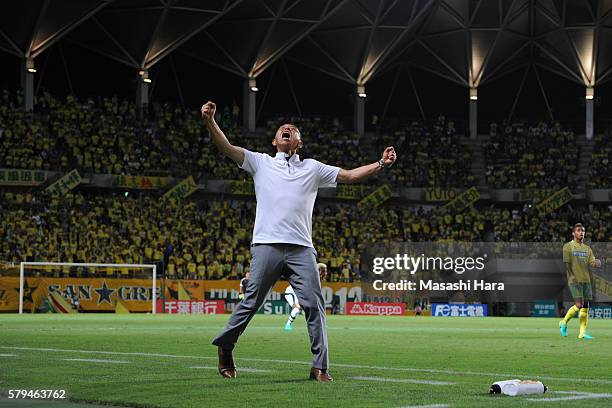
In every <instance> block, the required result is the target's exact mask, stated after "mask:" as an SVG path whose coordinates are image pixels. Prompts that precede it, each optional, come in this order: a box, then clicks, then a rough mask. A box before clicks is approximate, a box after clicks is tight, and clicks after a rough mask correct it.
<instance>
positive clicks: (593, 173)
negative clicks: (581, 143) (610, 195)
mask: <svg viewBox="0 0 612 408" xmlns="http://www.w3.org/2000/svg"><path fill="white" fill-rule="evenodd" d="M589 176H590V177H589V186H590V187H591V188H612V131H611V130H608V131H606V132H605V133H603V134H599V135H595V137H594V145H593V157H592V159H591V164H590V174H589Z"/></svg>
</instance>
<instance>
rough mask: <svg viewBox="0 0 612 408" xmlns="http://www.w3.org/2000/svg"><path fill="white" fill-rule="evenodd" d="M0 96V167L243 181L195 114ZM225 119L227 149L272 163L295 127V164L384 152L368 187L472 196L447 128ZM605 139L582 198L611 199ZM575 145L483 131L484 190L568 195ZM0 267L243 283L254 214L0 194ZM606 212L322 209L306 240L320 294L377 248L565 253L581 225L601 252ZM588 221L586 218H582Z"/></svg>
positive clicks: (230, 202)
mask: <svg viewBox="0 0 612 408" xmlns="http://www.w3.org/2000/svg"><path fill="white" fill-rule="evenodd" d="M18 98H19V95H18V96H17V99H16V100H13V99H12V98H11V96H10V95H9V94H8V93H7V92H3V93H2V101H1V103H0V147H1V148H0V168H23V169H42V170H58V171H64V172H65V171H67V170H71V169H73V168H77V169H79V170H82V171H83V172H84V174H87V173H110V174H124V175H171V176H175V177H179V178H180V177H185V176H187V175H193V176H194V177H196V178H197V179H202V178H205V179H224V180H241V179H248V178H249V176H248V175H247V174H246V173H245V172H243V171H241V170H239V169H238V168H237V167H236V166H235V164H234V163H232V162H231V161H230V160H228V159H224V158H221V157H219V154H218V152H217V151H216V149H215V147H214V145H212V143H211V140H210V136H209V135H208V132H207V131H206V130H205V129H204V127H203V125H202V122H201V118H200V116H199V113H198V112H191V111H186V110H184V109H182V108H179V107H171V106H168V105H159V104H153V105H152V106H151V108H150V114H149V116H147V117H145V118H140V117H139V116H138V115H137V113H136V110H135V107H134V105H133V104H132V103H129V102H127V101H122V100H119V99H117V98H100V99H97V100H93V99H88V100H86V101H79V100H77V99H76V98H74V97H67V98H65V99H61V100H60V99H57V98H54V97H52V96H51V95H49V94H47V93H43V94H42V95H41V96H39V97H38V98H37V99H36V111H37V113H36V114H35V115H31V114H27V113H24V112H23V110H21V109H19V108H17V106H19V103H20V101H19V99H18ZM238 119H239V115H238V114H237V112H236V106H234V107H233V108H230V107H221V108H220V109H219V117H218V120H219V122H220V125H221V127H222V128H223V129H224V130H226V132H227V133H228V136H229V137H230V139H231V140H232V141H233V142H234V143H236V144H237V145H240V146H244V147H245V148H248V149H251V150H255V151H262V152H269V153H272V152H273V148H272V146H271V140H272V138H273V135H274V132H275V131H276V129H277V128H278V126H279V124H282V123H285V122H292V123H295V124H296V125H297V126H298V127H299V128H300V129H301V132H302V135H303V137H304V139H305V145H306V147H305V149H304V151H303V153H302V156H303V157H313V158H317V159H319V160H321V161H323V162H327V163H330V164H335V165H339V166H343V167H346V168H352V167H355V166H358V165H361V164H365V163H370V162H374V161H375V160H377V159H378V157H379V155H380V152H381V151H382V150H383V148H384V147H385V146H388V145H393V146H395V147H396V150H397V151H398V155H399V156H400V157H401V158H402V160H400V161H399V162H398V163H397V165H396V166H394V167H393V168H392V169H390V170H389V171H387V172H386V173H383V174H379V175H377V176H375V177H373V178H372V179H371V180H369V182H370V183H372V184H380V183H381V182H383V181H384V182H386V183H390V184H394V185H396V186H402V187H427V186H436V187H468V186H471V185H474V178H473V175H472V174H471V173H470V166H467V165H466V163H469V162H470V160H471V155H470V152H469V150H468V149H466V148H464V147H462V145H461V139H460V138H461V136H459V135H458V134H457V133H456V132H455V126H454V124H453V122H452V121H449V120H447V119H446V118H444V117H443V116H440V117H439V118H438V119H437V120H436V121H435V122H433V123H431V124H425V123H423V122H412V123H409V124H407V125H403V126H400V127H399V128H397V129H385V128H383V127H380V128H379V129H378V131H379V134H378V135H377V136H376V138H369V137H359V136H358V135H356V134H355V133H353V132H350V131H347V130H346V129H344V128H343V126H342V124H341V123H340V121H338V120H337V119H334V118H322V117H314V116H313V117H306V118H304V117H300V118H295V117H283V116H278V117H275V118H273V119H271V120H269V121H268V122H267V125H266V128H265V130H264V131H263V132H260V133H258V134H255V135H245V134H242V133H241V128H240V126H239V125H238ZM607 138H609V133H607V134H605V135H600V136H597V137H596V140H595V149H594V154H593V160H592V167H591V172H590V177H591V186H592V187H597V186H599V187H608V188H609V187H610V184H611V183H610V182H611V177H612V176H611V174H612V172H611V171H610V159H611V156H612V148H611V147H610V146H609V143H606V141H607ZM575 139H576V138H575V136H574V134H573V133H572V132H568V131H563V130H562V129H561V128H560V126H559V125H558V124H555V125H549V124H546V123H539V124H537V125H534V126H527V125H525V124H523V123H522V122H514V123H511V124H503V125H501V126H500V127H499V128H498V127H497V125H492V126H491V135H490V142H489V144H488V145H487V146H485V153H486V161H487V170H486V171H487V174H486V179H487V182H488V183H489V186H490V187H493V188H499V187H503V188H511V187H517V188H530V187H531V188H558V187H564V186H570V187H571V186H573V185H575V183H576V178H575V177H574V174H575V170H576V167H575V166H576V161H577V160H576V158H577V155H578V148H577V145H576V143H575V141H576V140H575ZM0 197H1V200H0V210H1V213H2V217H1V218H0V254H2V256H1V258H0V261H5V262H19V261H22V260H28V261H32V260H36V261H64V262H66V261H74V262H85V261H87V262H116V263H124V262H125V263H138V262H151V261H156V262H161V261H162V260H164V261H165V263H166V265H167V273H168V274H169V276H170V277H171V278H177V279H178V278H192V279H238V278H239V277H240V276H242V275H243V274H244V272H245V271H246V270H248V265H249V260H250V252H249V243H250V240H251V234H252V228H253V222H254V220H255V202H254V201H253V200H251V199H250V198H249V199H227V198H223V197H216V198H203V197H196V198H195V199H193V200H190V201H188V202H187V203H185V204H183V205H180V206H179V205H178V204H177V203H176V202H174V201H172V200H160V197H159V195H158V194H156V193H141V194H132V195H130V196H124V195H123V194H118V193H117V192H110V193H109V192H104V191H88V192H85V191H81V190H77V192H74V193H69V194H67V195H65V196H64V197H62V198H58V197H49V196H46V195H44V194H41V193H40V192H33V191H30V190H27V189H24V188H21V189H9V188H5V189H2V190H0ZM611 210H612V209H611V208H606V207H602V206H594V207H593V208H592V209H589V210H588V211H587V209H586V208H582V207H571V208H570V207H563V208H562V209H561V210H558V211H556V212H553V213H550V214H548V215H546V216H542V215H540V214H538V213H537V212H536V211H535V210H534V209H533V208H531V207H530V206H528V205H525V206H524V207H522V206H519V205H518V204H515V205H514V206H503V207H502V206H499V207H496V206H490V207H488V206H483V205H479V206H477V207H470V208H468V209H466V210H464V211H462V212H461V213H455V212H453V211H451V210H448V209H445V208H444V207H436V206H433V207H432V206H429V207H427V208H423V207H419V206H415V205H414V204H403V205H402V204H399V203H397V202H394V203H393V204H392V205H385V206H383V207H380V208H378V209H376V210H375V211H369V212H361V211H359V210H358V208H357V206H356V205H355V204H342V203H339V202H333V201H319V202H318V203H317V205H316V206H315V211H314V217H313V218H314V220H313V239H314V244H315V247H316V248H317V250H318V253H319V260H320V261H322V262H325V263H327V264H328V266H329V272H330V275H329V278H328V279H329V280H330V281H352V280H355V279H358V278H359V270H360V264H359V262H360V259H359V254H360V253H361V251H362V249H363V248H364V247H365V246H367V245H371V244H372V243H375V242H380V241H383V240H384V241H392V242H393V241H442V242H444V241H563V240H565V239H567V238H568V237H567V231H568V228H569V225H571V224H572V223H574V222H575V221H576V220H582V221H583V222H584V223H585V224H586V225H587V230H588V234H589V236H590V239H591V240H593V241H610V240H611V239H612V227H611V225H612V216H611V213H612V211H611ZM587 215H588V216H587Z"/></svg>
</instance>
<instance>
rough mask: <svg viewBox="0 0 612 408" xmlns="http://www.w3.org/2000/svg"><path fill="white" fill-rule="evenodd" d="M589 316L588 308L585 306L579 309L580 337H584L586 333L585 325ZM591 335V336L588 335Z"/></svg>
mask: <svg viewBox="0 0 612 408" xmlns="http://www.w3.org/2000/svg"><path fill="white" fill-rule="evenodd" d="M588 316H589V309H588V308H586V307H583V308H582V309H580V316H579V319H580V334H579V335H578V338H579V339H581V338H583V337H585V335H586V327H587V318H588ZM589 337H591V336H589Z"/></svg>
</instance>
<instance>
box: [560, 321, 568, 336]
mask: <svg viewBox="0 0 612 408" xmlns="http://www.w3.org/2000/svg"><path fill="white" fill-rule="evenodd" d="M559 331H560V332H561V336H562V337H567V324H565V322H564V321H563V320H561V321H560V322H559Z"/></svg>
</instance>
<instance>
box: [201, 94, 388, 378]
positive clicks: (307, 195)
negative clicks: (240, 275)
mask: <svg viewBox="0 0 612 408" xmlns="http://www.w3.org/2000/svg"><path fill="white" fill-rule="evenodd" d="M215 111H216V106H215V104H214V103H213V102H210V101H209V102H207V103H206V104H205V105H204V106H202V118H203V119H204V122H205V123H206V125H207V126H208V129H209V131H210V134H211V137H212V140H213V142H214V144H215V145H216V146H217V148H218V149H219V150H220V151H221V153H222V154H223V155H225V156H227V157H229V158H230V159H232V160H233V161H234V162H236V163H237V164H238V166H240V168H242V169H244V170H245V171H247V172H248V173H249V174H250V175H251V176H252V177H253V180H254V182H255V196H256V199H257V209H256V215H255V227H254V231H253V242H252V247H251V253H252V255H253V256H252V260H251V266H250V271H251V278H250V280H249V283H248V286H247V288H246V293H245V295H244V299H243V300H242V302H240V303H238V304H237V306H236V308H235V309H234V312H233V313H232V316H231V317H230V319H229V322H228V323H227V326H226V327H225V329H224V330H223V331H222V332H221V333H220V334H219V335H218V336H217V337H215V338H214V339H213V344H214V345H216V346H218V353H219V374H221V375H222V376H223V377H226V378H234V377H236V366H235V364H234V359H233V354H232V352H233V349H234V347H235V346H236V343H237V341H238V337H239V336H240V335H241V334H242V332H243V331H244V330H245V329H246V327H247V325H248V323H249V321H250V320H251V318H252V317H253V315H254V314H255V313H256V312H257V310H258V309H259V307H260V306H261V304H262V303H263V301H264V299H265V297H266V295H267V294H268V292H269V290H270V288H272V286H273V285H274V283H275V282H276V281H277V280H278V279H279V278H280V277H281V275H285V276H286V277H287V279H288V280H289V283H290V284H291V286H292V287H293V289H294V290H295V293H296V295H297V297H298V299H299V303H300V305H301V306H302V309H303V310H304V314H305V316H306V322H307V326H308V334H309V336H310V342H311V351H312V354H313V355H314V358H313V363H312V368H311V370H310V378H311V379H313V380H317V381H321V382H330V381H333V378H332V377H331V375H329V373H328V372H327V368H328V364H329V360H328V355H327V328H326V322H325V302H324V300H323V296H322V294H321V283H320V281H319V273H318V270H317V261H316V251H315V249H314V247H313V245H312V237H311V235H312V209H313V207H314V203H315V199H316V198H317V191H318V189H319V188H320V187H335V186H336V183H357V182H360V181H362V180H364V179H366V178H367V177H368V176H370V175H372V174H375V173H377V172H379V171H381V170H384V169H385V168H386V167H389V166H391V165H392V164H393V163H394V162H395V160H396V153H395V150H394V149H393V147H387V148H386V149H385V150H384V152H383V154H382V158H381V159H380V160H379V161H378V162H375V163H371V164H368V165H365V166H361V167H358V168H355V169H352V170H345V169H341V168H339V167H335V166H329V165H327V164H323V163H321V162H319V161H317V160H313V159H305V160H300V158H299V156H298V154H297V151H298V149H300V148H301V147H302V146H303V142H302V138H301V135H300V131H299V130H298V129H297V128H296V127H295V126H293V125H291V124H285V125H282V126H281V127H280V128H279V129H278V131H277V132H276V135H275V137H274V140H273V141H272V145H273V146H275V147H276V150H277V153H276V156H274V157H272V156H270V155H268V154H263V153H255V152H251V151H249V150H246V149H243V148H242V147H238V146H234V145H232V144H231V143H230V142H229V141H228V140H227V138H226V137H225V135H224V134H223V132H222V131H221V129H220V128H219V126H218V125H217V123H216V122H215V119H214V117H215Z"/></svg>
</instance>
